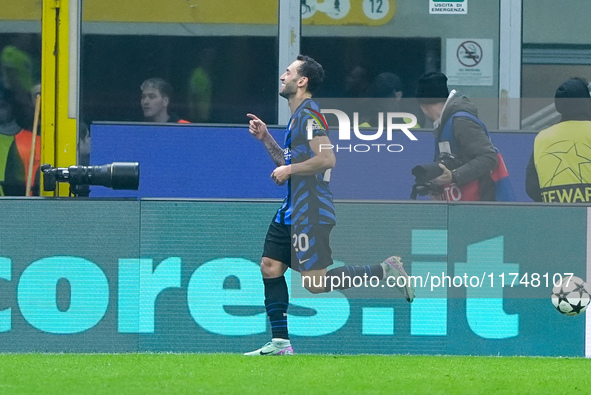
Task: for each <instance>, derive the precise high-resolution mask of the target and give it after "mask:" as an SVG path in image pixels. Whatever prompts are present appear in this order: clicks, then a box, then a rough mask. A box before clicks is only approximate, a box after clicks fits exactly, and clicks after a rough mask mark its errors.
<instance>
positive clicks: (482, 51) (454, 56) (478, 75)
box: [445, 38, 493, 85]
mask: <svg viewBox="0 0 591 395" xmlns="http://www.w3.org/2000/svg"><path fill="white" fill-rule="evenodd" d="M445 52H446V53H445V58H446V61H445V66H446V67H445V69H446V70H445V71H446V75H447V78H448V82H449V84H450V85H492V84H493V40H491V39H486V38H485V39H460V38H448V39H447V40H446V51H445Z"/></svg>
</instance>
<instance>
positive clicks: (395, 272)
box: [245, 55, 414, 356]
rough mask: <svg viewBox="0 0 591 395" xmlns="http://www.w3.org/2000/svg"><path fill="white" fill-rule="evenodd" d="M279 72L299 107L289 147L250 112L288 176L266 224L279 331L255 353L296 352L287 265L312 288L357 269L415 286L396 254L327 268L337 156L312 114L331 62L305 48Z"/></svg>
mask: <svg viewBox="0 0 591 395" xmlns="http://www.w3.org/2000/svg"><path fill="white" fill-rule="evenodd" d="M280 80H281V82H282V84H281V89H280V92H279V94H280V95H281V96H283V97H284V98H286V99H287V104H288V105H289V108H290V110H291V114H292V116H291V119H290V121H289V123H288V126H287V130H286V131H285V141H284V146H285V149H282V148H281V147H280V146H279V144H277V142H276V141H275V139H274V138H273V137H272V136H271V134H270V133H269V131H268V129H267V125H266V124H265V123H264V122H263V121H261V120H260V119H259V118H258V117H257V116H255V115H253V114H247V116H248V117H249V118H250V119H251V120H250V126H249V131H250V133H251V134H252V135H253V136H254V137H255V138H257V139H258V140H259V141H261V142H262V143H264V145H265V147H266V148H267V151H268V152H269V154H270V155H271V157H272V158H273V161H274V162H275V164H276V165H277V168H276V169H275V170H273V172H272V173H271V178H272V179H273V180H274V181H275V182H276V183H277V184H278V185H283V184H284V183H286V182H287V191H288V192H287V197H286V198H285V200H284V201H283V204H282V206H281V207H280V208H279V210H278V211H277V214H276V215H275V216H274V218H273V220H272V221H271V224H270V226H269V230H268V231H267V236H266V239H265V245H264V249H263V258H262V262H261V272H262V275H263V283H264V286H265V308H266V310H267V316H268V317H269V321H270V323H271V331H272V336H273V338H272V341H271V342H269V343H267V344H265V345H264V346H263V347H262V348H260V349H258V350H255V351H252V352H249V353H246V354H245V355H250V356H255V355H256V356H258V355H292V354H293V348H292V346H291V342H290V340H289V334H288V330H287V307H288V305H289V296H288V291H287V283H286V281H285V277H284V273H285V271H286V270H287V268H288V267H291V269H293V270H297V271H299V272H300V273H301V275H302V277H303V278H304V279H309V280H310V281H304V286H305V287H306V289H307V290H308V291H310V292H311V293H322V292H330V291H332V290H333V289H346V288H350V287H351V286H352V284H354V283H355V282H354V281H353V280H354V279H355V277H362V278H366V279H367V278H368V277H369V278H371V277H377V278H379V279H385V278H387V277H392V280H389V281H391V283H396V284H401V285H400V286H398V285H397V288H398V289H399V290H400V291H401V292H402V293H403V294H404V295H405V297H406V299H407V300H408V301H409V302H412V300H413V298H414V288H413V286H412V284H411V281H410V279H409V277H408V274H407V273H406V271H405V270H404V268H403V266H402V261H401V260H400V258H399V257H396V256H392V257H390V258H388V259H386V260H385V261H384V262H382V263H380V264H375V265H367V266H342V267H339V268H335V269H331V270H328V271H327V268H328V267H329V266H330V265H332V263H333V261H332V257H331V249H330V245H329V235H330V232H331V230H332V228H333V226H334V225H335V223H336V216H335V211H334V205H333V202H332V193H331V192H330V189H329V188H328V179H327V176H328V174H329V173H330V170H331V169H332V168H333V167H334V165H335V162H336V159H335V155H334V152H333V150H332V148H327V147H332V145H331V142H330V139H329V138H328V130H327V129H326V126H324V127H323V125H321V124H322V123H323V122H322V121H321V122H320V124H319V123H318V122H316V123H314V122H310V125H312V128H311V139H309V136H308V130H307V127H308V124H309V122H308V121H309V120H315V121H316V120H319V115H320V109H319V107H318V104H317V103H316V102H315V101H313V100H312V95H313V93H314V92H315V91H316V89H317V88H318V87H319V86H320V85H321V84H322V81H323V80H324V69H323V68H322V66H321V65H320V64H319V63H318V62H316V61H315V60H314V59H312V58H311V57H309V56H303V55H299V56H298V57H297V60H296V61H294V62H293V63H292V64H290V65H289V67H288V68H287V70H286V71H285V73H283V75H282V76H281V77H280ZM320 117H321V116H320ZM333 277H338V278H339V280H340V279H343V278H346V279H348V280H351V281H342V282H341V281H339V282H338V283H339V285H336V283H337V282H336V281H335V282H333V281H331V278H333ZM401 277H403V278H401ZM399 278H400V280H401V281H398V279H399ZM335 280H336V279H335ZM333 284H335V286H334V287H333Z"/></svg>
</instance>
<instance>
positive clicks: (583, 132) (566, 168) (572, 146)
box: [526, 78, 591, 203]
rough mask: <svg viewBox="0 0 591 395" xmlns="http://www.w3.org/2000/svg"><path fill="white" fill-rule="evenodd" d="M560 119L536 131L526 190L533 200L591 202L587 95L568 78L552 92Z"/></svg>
mask: <svg viewBox="0 0 591 395" xmlns="http://www.w3.org/2000/svg"><path fill="white" fill-rule="evenodd" d="M554 104H555V105H556V110H557V111H558V112H559V113H560V114H561V116H562V117H561V119H560V122H558V123H557V124H555V125H553V126H550V127H549V128H547V129H544V130H542V131H540V132H539V133H538V135H537V136H536V138H535V140H534V152H533V155H532V158H531V160H530V163H529V164H528V167H527V171H526V192H527V194H528V195H529V197H531V198H532V199H533V200H534V201H537V202H556V203H589V202H591V95H590V94H589V87H588V84H587V81H585V80H584V79H582V78H571V79H569V80H567V81H565V82H564V83H563V84H562V85H560V87H559V88H558V90H557V91H556V94H555V98H554Z"/></svg>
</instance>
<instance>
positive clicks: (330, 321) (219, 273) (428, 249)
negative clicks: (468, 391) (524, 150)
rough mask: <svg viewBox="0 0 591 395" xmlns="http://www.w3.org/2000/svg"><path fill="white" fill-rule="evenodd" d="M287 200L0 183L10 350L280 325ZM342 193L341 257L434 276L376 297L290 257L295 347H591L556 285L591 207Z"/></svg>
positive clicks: (419, 350) (427, 350) (227, 348)
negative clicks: (368, 198)
mask: <svg viewBox="0 0 591 395" xmlns="http://www.w3.org/2000/svg"><path fill="white" fill-rule="evenodd" d="M277 207H278V202H277V201H269V200H267V201H261V200H258V201H257V200H251V201H247V200H189V199H185V200H182V199H141V200H137V199H93V200H87V199H41V198H39V199H24V198H23V199H19V198H4V199H0V217H1V218H3V225H4V226H3V227H2V229H1V230H0V279H1V280H0V300H1V301H2V303H1V305H0V339H1V340H2V341H0V351H1V352H137V351H166V352H169V351H170V352H232V353H239V352H244V351H248V350H251V349H255V348H257V347H260V345H261V344H263V343H265V342H266V341H268V339H269V337H270V331H269V328H268V323H267V318H266V315H265V310H264V305H263V285H262V281H261V278H260V273H259V269H258V263H259V260H260V255H261V250H262V244H263V240H264V236H265V232H266V230H267V227H268V223H269V221H270V219H271V217H272V216H273V213H274V212H275V210H276V209H277ZM336 209H337V212H338V219H339V223H338V225H337V226H336V227H335V229H334V231H333V234H332V238H331V240H332V241H331V246H332V249H333V257H334V259H335V264H337V265H338V264H343V263H346V264H354V265H355V264H358V265H365V264H374V263H378V262H380V261H382V260H383V259H385V258H386V257H388V256H390V255H393V254H397V255H401V256H402V257H403V258H404V261H405V262H406V265H407V267H408V269H409V271H410V272H411V274H412V275H413V276H415V277H417V278H421V279H422V280H423V281H425V284H426V285H425V286H423V287H420V288H419V289H418V290H417V299H416V300H415V302H414V303H412V304H408V303H407V302H406V301H405V300H404V299H403V298H401V297H400V294H398V293H397V291H396V290H394V289H392V288H388V287H379V288H376V290H375V294H373V293H372V294H371V295H370V296H369V297H368V295H367V294H364V293H360V290H359V289H352V290H350V291H343V292H339V291H335V292H333V293H331V294H327V295H310V294H308V293H303V292H302V291H301V290H299V289H298V288H297V287H296V285H298V284H299V281H300V279H299V278H298V277H297V274H291V273H290V271H288V274H289V276H293V278H291V279H290V281H293V283H291V284H292V287H290V289H291V290H292V291H291V292H292V299H291V303H292V305H291V307H290V310H289V314H290V318H289V319H290V331H291V334H292V340H293V343H294V344H295V347H296V351H298V352H300V353H337V354H339V353H344V354H356V353H376V354H401V353H402V354H405V353H409V354H470V355H541V356H584V355H586V354H587V355H588V354H589V351H588V350H587V352H586V348H585V347H586V329H585V325H586V320H585V316H584V315H581V316H576V317H567V316H563V315H561V314H559V313H558V312H557V311H556V310H555V309H554V307H553V306H552V303H551V301H550V292H551V288H552V281H553V279H554V277H555V276H556V275H557V274H560V275H563V274H566V273H574V274H575V275H576V276H579V277H582V278H586V277H587V275H586V273H587V272H588V271H587V268H588V265H589V263H588V261H589V258H588V252H587V251H588V248H589V246H588V240H589V237H588V230H587V229H588V226H589V221H588V217H589V210H590V209H588V208H587V207H583V206H551V205H545V204H527V205H526V204H518V203H516V204H470V203H467V204H458V205H447V204H442V203H435V202H353V201H338V202H337V204H336ZM446 276H447V277H449V279H450V280H449V283H447V284H446V283H445V277H446ZM436 278H438V279H439V280H442V279H443V284H442V283H441V281H439V285H436V283H435V282H436V280H435V279H436ZM462 278H463V279H464V280H463V281H464V282H463V283H462ZM457 279H459V281H460V283H457V282H456V280H457ZM501 280H503V282H502V281H501ZM372 292H373V291H372ZM588 332H589V331H588ZM587 343H589V342H587ZM587 347H589V346H587Z"/></svg>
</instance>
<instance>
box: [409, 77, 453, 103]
mask: <svg viewBox="0 0 591 395" xmlns="http://www.w3.org/2000/svg"><path fill="white" fill-rule="evenodd" d="M448 96H449V90H448V89H447V77H446V76H445V74H443V73H440V72H438V71H430V72H428V73H425V74H423V75H421V76H420V77H419V84H418V86H417V91H416V93H415V97H416V98H417V101H418V102H419V103H421V104H434V103H441V102H445V101H446V100H447V97H448Z"/></svg>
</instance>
